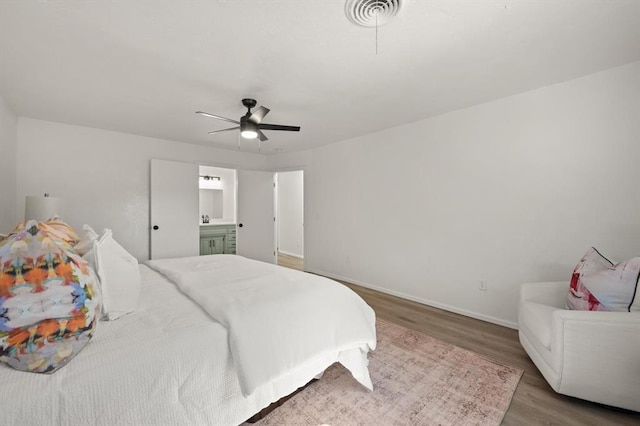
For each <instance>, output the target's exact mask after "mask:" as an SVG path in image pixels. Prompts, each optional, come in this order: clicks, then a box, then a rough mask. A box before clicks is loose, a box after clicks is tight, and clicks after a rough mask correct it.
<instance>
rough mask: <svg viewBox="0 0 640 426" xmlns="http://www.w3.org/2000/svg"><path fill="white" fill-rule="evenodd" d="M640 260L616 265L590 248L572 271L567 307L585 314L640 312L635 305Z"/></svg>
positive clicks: (639, 275)
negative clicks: (587, 312)
mask: <svg viewBox="0 0 640 426" xmlns="http://www.w3.org/2000/svg"><path fill="white" fill-rule="evenodd" d="M639 278H640V257H634V258H633V259H630V260H627V261H626V262H621V263H618V264H614V263H613V262H611V261H610V260H608V259H607V258H605V257H604V256H602V255H601V254H600V253H599V252H598V250H596V249H595V248H593V247H592V248H591V249H590V250H589V251H587V253H586V254H585V255H584V256H583V257H582V259H580V262H578V265H576V267H575V269H574V270H573V275H572V277H571V285H570V288H569V295H568V298H567V308H568V309H575V310H583V311H623V312H624V311H627V312H629V311H632V310H640V307H638V306H636V303H634V298H635V297H636V291H637V287H638V279H639Z"/></svg>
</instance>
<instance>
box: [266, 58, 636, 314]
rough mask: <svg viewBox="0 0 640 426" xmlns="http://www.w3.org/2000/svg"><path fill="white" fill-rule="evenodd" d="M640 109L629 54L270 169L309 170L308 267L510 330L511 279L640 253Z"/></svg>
mask: <svg viewBox="0 0 640 426" xmlns="http://www.w3.org/2000/svg"><path fill="white" fill-rule="evenodd" d="M426 102H428V100H426ZM638 117H640V63H637V62H636V63H633V64H630V65H626V66H622V67H618V68H614V69H611V70H607V71H604V72H600V73H597V74H593V75H590V76H586V77H583V78H580V79H576V80H572V81H568V82H564V83H560V84H556V85H553V86H549V87H545V88H541V89H538V90H534V91H531V92H527V93H523V94H519V95H516V96H512V97H508V98H504V99H501V100H498V101H495V102H491V103H487V104H483V105H479V106H475V107H471V108H467V109H464V110H459V111H455V112H452V113H448V114H444V115H441V116H438V117H434V118H431V119H426V120H422V121H419V122H415V123H411V124H407V125H404V126H400V127H396V128H392V129H387V130H385V131H382V132H378V133H374V134H370V135H366V136H363V137H359V138H356V139H352V140H348V141H344V142H340V143H336V144H332V145H328V146H325V147H322V148H319V149H315V150H313V151H308V152H302V153H293V154H286V155H279V156H272V157H270V158H269V167H270V168H271V169H273V170H278V169H282V168H285V167H293V166H295V167H299V166H304V167H305V191H304V193H305V212H306V213H305V216H306V217H305V238H304V241H305V263H306V268H307V270H309V271H314V272H318V273H321V274H326V275H330V276H334V277H338V278H340V277H341V278H344V279H347V280H349V281H352V282H356V283H361V284H363V285H366V286H370V287H373V288H378V289H382V290H384V291H387V292H389V293H392V294H397V295H401V296H404V297H407V298H410V299H414V300H418V301H422V302H424V303H428V304H432V305H435V306H440V307H444V308H446V309H449V310H452V311H456V312H461V313H466V314H468V315H471V316H475V317H478V318H483V319H487V320H489V321H493V322H497V323H500V324H505V325H509V326H515V325H516V321H517V297H518V287H519V284H520V283H522V282H528V281H543V280H563V279H567V280H568V279H569V277H570V275H571V271H572V269H573V267H574V266H575V264H576V263H577V261H578V260H579V259H580V257H581V256H582V255H583V254H584V252H586V251H587V249H588V248H589V247H590V246H591V245H594V246H596V247H598V249H599V250H601V251H602V252H603V253H604V254H605V255H607V256H610V257H611V258H614V259H617V260H619V261H620V260H624V259H627V258H630V257H633V256H639V255H640V190H639V187H638V185H639V183H640V166H639V164H640V162H639V160H640V126H639V124H638ZM479 280H487V282H488V290H487V291H484V292H483V291H479V290H478V281H479Z"/></svg>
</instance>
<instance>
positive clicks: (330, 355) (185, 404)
mask: <svg viewBox="0 0 640 426" xmlns="http://www.w3.org/2000/svg"><path fill="white" fill-rule="evenodd" d="M139 271H140V275H141V282H142V287H141V298H140V302H139V303H138V306H137V308H136V309H135V311H134V312H132V313H129V314H128V315H124V316H122V317H120V318H119V319H117V320H116V321H101V322H100V323H99V324H98V326H97V329H96V331H95V335H94V337H93V339H92V340H91V341H90V343H89V344H88V345H87V346H86V347H85V348H84V349H83V350H82V351H81V352H80V353H79V354H78V355H77V356H76V357H75V358H74V359H73V360H72V361H71V362H70V363H69V364H68V365H66V366H64V367H62V368H61V369H60V370H59V371H57V372H55V373H54V374H36V373H27V372H21V371H17V370H13V369H12V368H10V367H8V366H6V365H4V364H1V365H0V400H1V401H2V410H1V411H0V423H1V424H3V425H30V424H34V425H35V424H38V425H46V424H56V425H77V424H83V425H88V424H105V425H114V424H118V425H121V424H240V423H242V422H243V421H245V420H247V419H248V418H250V417H251V416H253V415H254V414H256V413H258V412H259V411H260V410H261V409H263V408H265V407H267V406H268V405H269V404H271V403H272V402H275V401H277V400H279V399H280V398H282V397H283V396H286V395H288V394H290V393H292V392H293V391H295V390H296V389H298V388H300V387H302V386H304V385H305V384H306V383H308V382H309V381H310V380H312V379H313V378H315V377H319V375H321V373H322V372H323V371H324V369H326V368H327V367H328V366H329V365H331V364H333V363H335V362H340V363H342V364H343V365H344V366H345V367H347V368H348V369H349V370H350V371H351V372H352V374H353V376H354V380H358V381H359V382H360V383H362V384H363V387H362V389H363V392H367V388H369V389H370V388H371V381H370V379H369V376H368V370H367V353H368V351H369V350H373V349H375V342H376V338H375V316H374V313H373V311H372V310H371V308H370V307H369V306H368V305H366V304H365V303H364V302H363V301H362V299H360V298H359V297H358V296H357V295H355V293H353V292H352V291H351V290H349V289H348V288H346V287H345V286H343V285H341V284H339V283H336V282H334V281H331V280H328V279H326V278H322V277H318V276H315V275H311V274H306V273H303V272H299V271H294V270H289V269H285V268H282V267H278V266H275V265H270V264H266V263H262V262H257V261H253V260H250V259H246V258H242V257H241V256H234V255H212V256H198V257H193V258H183V259H167V260H162V261H151V262H148V264H146V265H139ZM174 280H175V282H174ZM266 287H269V288H271V290H268V291H267V290H265V288H266ZM294 287H295V288H300V289H302V288H304V289H305V290H304V291H297V290H296V291H291V289H292V288H294ZM307 288H308V289H310V290H309V291H307V290H306V289H307ZM234 289H235V290H236V291H235V292H234ZM290 293H293V295H292V297H293V298H292V299H288V297H289V296H290V295H291V294H290ZM307 293H308V294H307ZM305 294H307V296H305ZM305 297H306V299H305ZM221 304H222V305H224V306H222V307H221V306H217V305H221ZM224 307H227V308H229V309H226V310H225V309H222V310H221V311H216V309H218V308H224ZM247 312H248V313H250V315H249V316H248V317H247ZM301 312H302V313H301ZM291 315H294V316H297V317H296V318H295V319H293V320H292V317H291ZM269 317H271V318H272V319H273V321H271V322H267V321H266V319H267V318H269ZM243 318H244V319H243ZM251 321H253V323H254V325H255V327H256V328H255V329H254V330H253V331H251V325H250V324H251ZM236 324H239V325H238V326H237V327H238V330H235V332H234V327H236ZM343 330H350V331H348V332H347V333H345V332H344V331H343ZM243 336H244V337H247V338H244V337H243ZM322 336H324V337H322ZM317 340H321V341H325V340H326V341H325V342H324V343H322V346H321V347H319V346H318V345H317ZM273 342H275V344H273ZM283 342H285V343H286V344H282V343H283ZM287 342H288V343H287ZM290 342H295V344H290ZM278 347H280V349H284V352H285V355H282V357H283V359H285V361H284V362H280V361H281V360H279V359H277V358H279V357H280V355H279V352H278ZM281 364H284V365H281ZM262 367H264V368H262ZM262 370H268V371H267V372H265V371H262Z"/></svg>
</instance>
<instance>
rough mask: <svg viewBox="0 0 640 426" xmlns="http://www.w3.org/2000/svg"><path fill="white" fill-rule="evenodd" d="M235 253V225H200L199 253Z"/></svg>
mask: <svg viewBox="0 0 640 426" xmlns="http://www.w3.org/2000/svg"><path fill="white" fill-rule="evenodd" d="M205 254H236V225H235V224H231V225H200V255H201V256H202V255H205Z"/></svg>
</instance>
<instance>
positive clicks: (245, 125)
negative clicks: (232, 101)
mask: <svg viewBox="0 0 640 426" xmlns="http://www.w3.org/2000/svg"><path fill="white" fill-rule="evenodd" d="M256 104H257V102H256V100H255V99H250V98H245V99H243V100H242V105H244V106H245V107H246V108H247V113H246V114H245V115H243V116H242V117H240V121H236V120H232V119H230V118H226V117H221V116H219V115H214V114H209V113H208V112H204V111H196V114H201V115H204V116H205V117H211V118H215V119H218V120H222V121H228V122H230V123H234V124H238V126H236V127H230V128H228V129H222V130H214V131H213V132H209V134H210V135H211V134H214V133H221V132H228V131H231V130H237V129H240V135H241V136H242V137H243V138H247V139H255V138H258V137H259V138H260V141H261V142H264V141H266V140H268V139H269V138H267V136H266V135H265V134H264V133H262V130H285V131H288V132H299V131H300V126H283V125H281V124H266V123H263V122H262V119H263V118H264V117H265V115H267V114H268V113H269V111H270V110H269V108H265V107H263V106H261V107H258V109H256V110H255V112H253V113H252V112H251V108H254V107H255V106H256Z"/></svg>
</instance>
